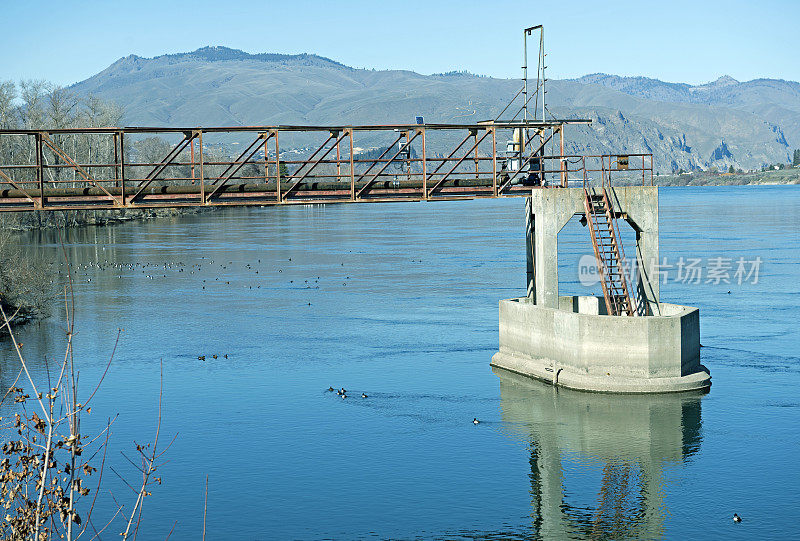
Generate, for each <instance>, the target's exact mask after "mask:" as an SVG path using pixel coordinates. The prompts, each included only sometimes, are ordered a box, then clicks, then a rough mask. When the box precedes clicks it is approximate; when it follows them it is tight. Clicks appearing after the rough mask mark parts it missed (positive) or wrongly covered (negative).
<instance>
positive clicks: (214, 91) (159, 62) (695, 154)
mask: <svg viewBox="0 0 800 541" xmlns="http://www.w3.org/2000/svg"><path fill="white" fill-rule="evenodd" d="M520 86H521V83H520V81H519V80H513V79H495V78H491V77H485V76H477V75H472V74H469V73H462V72H450V73H447V74H436V75H429V76H426V75H421V74H418V73H415V72H411V71H403V70H385V71H376V70H366V69H356V68H351V67H348V66H345V65H343V64H341V63H338V62H336V61H334V60H330V59H327V58H324V57H321V56H317V55H313V54H298V55H283V54H272V53H261V54H249V53H245V52H243V51H238V50H235V49H228V48H225V47H204V48H201V49H198V50H197V51H193V52H190V53H178V54H168V55H162V56H158V57H155V58H142V57H138V56H134V55H131V56H128V57H125V58H121V59H120V60H118V61H117V62H115V63H114V64H112V65H111V66H109V67H108V68H106V69H105V70H103V71H102V72H100V73H98V74H97V75H95V76H93V77H90V78H89V79H87V80H85V81H82V82H80V83H77V84H75V85H73V86H72V89H73V90H75V91H76V92H78V93H80V94H84V95H85V94H95V95H97V96H99V97H101V98H105V99H111V100H114V101H116V102H118V103H120V104H122V105H124V106H125V110H126V117H125V122H126V124H128V125H150V126H203V125H204V126H211V125H221V126H225V125H275V124H310V125H322V124H381V123H403V122H413V119H414V117H415V116H416V115H423V116H424V117H425V119H426V121H427V122H458V123H460V122H463V123H473V122H477V121H480V120H486V119H490V118H494V117H495V116H496V115H497V114H498V113H499V112H500V111H501V110H502V108H503V107H505V105H506V103H507V102H508V99H510V98H511V96H513V95H514V94H515V93H516V92H517V90H518V89H519V87H520ZM548 108H549V109H550V111H552V112H553V114H555V115H557V116H559V117H562V118H567V117H572V118H578V117H584V118H585V117H589V118H592V119H593V120H594V122H593V124H592V125H591V126H589V127H569V128H568V131H567V139H568V140H569V141H570V144H569V148H570V151H571V152H584V151H591V152H612V151H614V152H615V151H619V152H630V153H633V152H653V153H654V155H655V160H656V166H657V168H658V169H659V170H661V171H672V170H678V169H687V170H688V169H693V168H708V167H710V166H715V167H717V168H725V169H727V168H728V167H729V166H730V165H734V166H735V167H742V168H745V169H751V168H759V167H761V166H762V165H763V164H766V163H777V162H779V161H784V162H785V161H786V160H787V159H788V156H789V155H790V154H791V152H792V151H793V149H794V148H797V147H800V84H799V83H795V82H791V81H779V80H769V79H757V80H754V81H749V82H746V83H740V82H738V81H735V80H733V79H732V78H729V77H723V78H720V79H718V80H717V81H714V82H712V83H708V84H706V85H697V86H692V85H688V84H684V83H666V82H663V81H659V80H656V79H648V78H645V77H619V76H614V75H606V74H592V75H587V76H585V77H582V78H580V79H576V80H554V81H550V82H549V84H548ZM515 111H516V108H514V110H513V111H512V110H509V111H508V112H507V115H506V116H510V114H513V112H515ZM285 143H286V144H298V145H302V144H304V143H305V142H304V141H302V140H300V139H294V140H292V139H290V140H287V141H285Z"/></svg>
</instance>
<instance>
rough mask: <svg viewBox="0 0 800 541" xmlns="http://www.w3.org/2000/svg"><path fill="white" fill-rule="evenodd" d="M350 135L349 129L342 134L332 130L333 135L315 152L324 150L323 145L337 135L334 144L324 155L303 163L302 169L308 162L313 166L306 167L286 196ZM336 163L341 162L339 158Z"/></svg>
mask: <svg viewBox="0 0 800 541" xmlns="http://www.w3.org/2000/svg"><path fill="white" fill-rule="evenodd" d="M348 135H349V131H348V130H344V131H343V132H342V135H339V132H336V131H332V132H331V135H330V137H328V139H327V140H326V141H325V142H324V143H322V146H321V147H319V149H317V152H315V153H314V155H316V154H317V153H318V152H319V151H320V150H322V149H323V147H325V145H327V144H328V142H329V141H330V140H331V139H333V138H334V137H336V141H334V143H333V144H332V145H331V146H330V148H328V150H326V151H325V152H324V153H323V154H322V156H320V157H319V158H317V159H316V160H315V161H314V162H311V158H313V156H312V157H311V158H309V159H308V160H307V161H306V162H305V163H304V164H303V165H302V166H301V167H300V169H302V168H303V167H305V166H306V165H308V164H311V167H309V168H308V169H306V172H305V173H303V174H302V175H301V176H300V177H299V178H297V180H295V183H294V184H292V186H291V187H290V188H289V189H288V190H286V193H285V194H284V197H286V196H288V195H289V194H290V193H291V192H293V191H294V190H295V189H296V188H297V187H298V186H300V183H301V182H303V180H304V179H305V178H306V177H307V176H308V175H309V174H310V173H311V171H313V170H314V168H315V167H317V165H319V163H320V162H321V161H322V160H324V159H325V158H326V157H327V156H328V154H330V153H331V151H333V149H335V148H338V147H339V143H341V142H342V141H343V140H344V138H345V137H347V136H348ZM336 163H337V164H339V163H340V162H339V160H338V159H337V160H336ZM300 169H298V170H297V172H298V173H299V172H300ZM291 178H295V177H291ZM337 180H338V175H337Z"/></svg>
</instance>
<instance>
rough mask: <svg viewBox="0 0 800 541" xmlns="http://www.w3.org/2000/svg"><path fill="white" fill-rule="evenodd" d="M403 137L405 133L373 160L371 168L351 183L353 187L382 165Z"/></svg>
mask: <svg viewBox="0 0 800 541" xmlns="http://www.w3.org/2000/svg"><path fill="white" fill-rule="evenodd" d="M403 137H405V133H401V134H400V135H398V136H397V139H395V140H394V141H392V144H391V145H389V146H388V147H386V150H384V151H383V152H382V153H381V155H380V156H378V157H377V158H375V160H373V162H372V163H371V164H370V166H369V167H367V170H366V171H364V172H363V173H361V175H360V176H359V177H358V178H357V179H353V180H352V181H351V183H352V185H353V186H355V183H356V182H359V181H361V179H362V178H364V177H365V176H367V173H369V172H370V171H372V168H373V167H375V166H376V165H378V164H379V163H380V161H381V160H382V159H383V157H384V156H386V155H387V154H389V151H390V150H392V149H393V148H394V146H395V145H396V144H397V143H398V142H400V139H402V138H403ZM351 160H352V155H351ZM355 199H356V195H353V200H355Z"/></svg>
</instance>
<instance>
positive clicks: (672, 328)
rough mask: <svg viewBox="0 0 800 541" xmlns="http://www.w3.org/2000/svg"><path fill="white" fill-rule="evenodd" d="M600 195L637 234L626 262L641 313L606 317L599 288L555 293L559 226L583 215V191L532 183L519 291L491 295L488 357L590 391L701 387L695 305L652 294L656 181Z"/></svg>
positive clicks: (705, 378)
mask: <svg viewBox="0 0 800 541" xmlns="http://www.w3.org/2000/svg"><path fill="white" fill-rule="evenodd" d="M609 197H610V198H611V200H612V203H613V208H614V212H615V214H616V215H617V217H618V218H621V219H624V220H625V221H626V222H627V223H628V224H630V225H631V227H632V228H633V230H634V231H635V233H636V251H635V253H636V256H635V260H633V261H630V262H628V263H629V264H630V265H635V266H636V268H637V270H638V272H633V273H631V275H632V276H633V277H634V280H633V282H634V283H635V288H636V290H637V292H638V297H639V298H640V299H641V302H642V303H643V304H644V307H645V309H644V312H645V314H646V315H643V316H611V315H608V312H607V311H606V307H605V304H604V302H603V298H602V297H593V296H569V297H565V296H560V295H559V291H558V233H559V231H561V229H562V228H563V227H564V226H565V225H566V224H567V223H568V222H569V220H570V219H571V218H572V217H573V216H575V215H583V214H584V212H585V210H584V198H585V194H584V191H583V189H582V188H557V189H537V190H533V191H532V194H531V197H530V198H529V199H528V200H527V201H526V238H527V242H526V244H527V249H526V252H527V257H526V260H527V278H528V280H527V282H528V283H527V285H528V287H527V295H526V297H523V298H519V299H510V300H504V301H501V302H500V350H499V352H498V353H497V354H495V356H494V357H493V358H492V365H493V366H496V367H500V368H505V369H507V370H511V371H513V372H517V373H520V374H523V375H526V376H531V377H534V378H537V379H542V380H545V381H548V382H550V383H553V384H554V385H561V386H566V387H573V388H576V389H583V390H591V391H605V392H631V393H642V392H671V391H686V390H692V389H698V388H704V387H708V386H709V385H710V379H711V377H710V374H709V372H708V370H707V369H706V368H705V367H704V366H702V365H701V364H700V317H699V311H698V309H697V308H692V307H687V306H680V305H675V304H666V303H661V302H660V291H659V273H658V265H659V243H658V188H656V187H652V186H644V187H624V188H609ZM588 237H589V235H588V233H587V238H588ZM587 245H589V244H588V243H587ZM587 252H588V250H587ZM591 259H592V260H593V257H592V258H591ZM582 270H583V269H575V272H576V274H577V273H578V272H580V271H582Z"/></svg>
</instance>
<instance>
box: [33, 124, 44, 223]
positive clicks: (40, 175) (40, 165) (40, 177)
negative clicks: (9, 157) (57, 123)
mask: <svg viewBox="0 0 800 541" xmlns="http://www.w3.org/2000/svg"><path fill="white" fill-rule="evenodd" d="M34 143H35V145H36V180H37V181H38V182H39V201H40V202H39V208H44V160H43V159H42V158H43V156H42V134H41V133H38V132H37V133H36V135H35V136H34Z"/></svg>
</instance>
